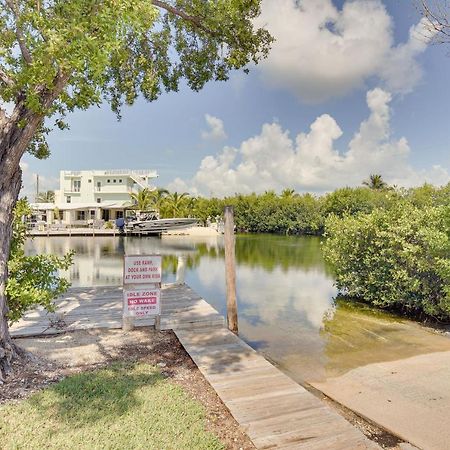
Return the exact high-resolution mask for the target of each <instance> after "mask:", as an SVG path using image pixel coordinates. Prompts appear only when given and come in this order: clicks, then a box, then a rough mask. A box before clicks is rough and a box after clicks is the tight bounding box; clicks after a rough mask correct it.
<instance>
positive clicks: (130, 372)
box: [30, 364, 164, 426]
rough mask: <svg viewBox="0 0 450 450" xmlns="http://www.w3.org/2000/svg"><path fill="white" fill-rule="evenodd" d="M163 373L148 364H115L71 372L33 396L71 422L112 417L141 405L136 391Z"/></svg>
mask: <svg viewBox="0 0 450 450" xmlns="http://www.w3.org/2000/svg"><path fill="white" fill-rule="evenodd" d="M163 379H164V377H163V376H162V375H161V374H160V373H159V372H158V371H157V370H156V369H153V368H151V367H149V366H143V365H138V364H136V365H135V364H113V365H111V366H110V367H109V368H107V369H103V370H96V371H92V372H84V373H80V374H78V375H72V376H70V377H68V378H66V379H64V380H63V381H61V382H60V383H58V384H57V385H55V386H52V387H51V388H49V389H48V390H47V392H46V395H38V396H34V397H31V398H30V402H31V403H32V404H33V406H35V407H36V408H38V410H40V411H43V412H44V411H45V412H48V413H53V414H56V415H57V417H58V419H59V420H60V421H62V422H69V423H70V424H71V425H72V426H73V425H75V426H83V425H88V424H93V423H94V422H97V421H100V420H101V421H107V422H108V421H110V419H114V418H117V417H120V416H123V415H124V414H126V413H127V411H129V410H132V409H135V408H137V407H139V406H140V404H141V402H140V400H139V399H138V398H137V396H136V391H137V390H138V389H140V388H142V387H144V386H146V387H148V386H152V385H156V384H157V383H158V382H160V381H162V380H163Z"/></svg>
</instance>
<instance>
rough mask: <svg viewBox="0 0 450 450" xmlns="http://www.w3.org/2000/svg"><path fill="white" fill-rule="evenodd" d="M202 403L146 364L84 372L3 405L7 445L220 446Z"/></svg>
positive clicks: (0, 439)
mask: <svg viewBox="0 0 450 450" xmlns="http://www.w3.org/2000/svg"><path fill="white" fill-rule="evenodd" d="M204 421H205V415H204V410H203V407H202V405H200V404H199V403H197V402H196V401H193V400H192V399H190V398H189V397H188V396H187V395H186V394H185V393H184V391H183V390H182V389H181V388H180V387H178V386H174V385H173V384H172V383H170V381H169V380H167V379H164V377H163V376H162V375H161V374H160V373H159V372H158V370H157V369H155V368H154V367H151V366H149V365H147V364H137V365H128V366H127V365H123V364H122V365H114V366H111V367H110V368H108V369H102V370H97V371H94V372H86V373H82V374H79V375H74V376H71V377H68V378H66V379H65V380H63V381H61V382H60V383H58V384H56V385H54V386H52V387H50V388H49V389H46V390H44V391H41V392H39V393H36V394H34V395H33V396H31V397H30V398H29V399H27V400H24V401H22V402H20V403H18V404H9V405H4V406H2V407H0V447H1V448H2V449H5V450H6V449H44V448H45V449H74V448H76V449H90V450H91V449H158V450H160V449H164V450H166V449H174V450H182V449H196V450H197V449H208V450H214V449H222V448H223V445H222V444H221V443H220V441H219V440H218V439H217V437H215V436H214V435H213V434H211V433H209V432H206V431H205V426H204V425H205V422H204Z"/></svg>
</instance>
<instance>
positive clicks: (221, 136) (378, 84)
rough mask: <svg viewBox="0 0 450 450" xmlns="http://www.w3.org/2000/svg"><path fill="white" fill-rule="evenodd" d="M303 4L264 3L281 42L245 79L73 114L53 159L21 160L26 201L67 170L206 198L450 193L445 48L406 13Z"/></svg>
mask: <svg viewBox="0 0 450 450" xmlns="http://www.w3.org/2000/svg"><path fill="white" fill-rule="evenodd" d="M300 3H301V4H302V10H299V9H298V8H296V7H295V5H294V1H293V0H277V2H274V1H273V0H264V2H263V17H262V18H261V19H260V20H261V23H264V24H267V27H268V28H269V30H270V31H271V32H272V33H273V34H274V35H275V36H276V37H277V43H276V44H275V46H274V49H273V51H272V53H271V55H270V57H269V59H268V60H267V61H266V62H264V64H262V65H261V66H260V67H257V68H252V70H251V73H250V74H249V75H244V74H242V73H235V74H233V76H232V78H231V80H229V81H228V82H226V83H209V84H208V85H207V86H206V87H205V88H204V89H203V90H202V91H201V92H199V93H194V92H191V91H189V90H188V88H187V87H182V89H181V90H180V92H178V93H171V94H166V95H163V96H162V97H161V98H160V99H158V100H157V101H156V102H153V103H146V102H145V101H143V100H140V101H138V102H137V103H136V104H135V105H134V106H133V107H131V108H126V109H125V110H124V111H123V118H122V121H121V122H118V121H117V119H116V117H115V115H114V114H113V113H111V112H110V111H109V108H108V105H104V106H103V107H102V108H92V109H90V110H88V111H80V112H76V113H74V114H72V115H71V116H70V117H69V123H70V126H71V129H70V130H69V131H64V132H61V131H54V132H52V134H51V135H50V137H49V143H50V146H51V150H52V155H51V157H50V158H49V159H48V160H45V161H38V160H36V159H34V158H32V157H30V156H26V157H25V158H24V165H23V167H24V193H30V192H32V191H33V189H34V188H33V183H34V179H35V174H36V173H39V175H40V178H41V187H42V189H54V188H56V187H57V177H58V172H59V170H63V169H65V170H80V169H102V168H105V169H107V168H132V169H144V168H146V169H156V170H157V171H158V172H159V174H160V177H159V179H158V180H157V183H156V184H157V185H159V186H169V187H171V188H172V189H177V190H187V191H189V192H191V193H203V194H206V195H210V194H214V195H225V194H228V193H233V192H236V191H239V192H252V191H264V190H267V189H275V190H278V191H279V190H281V189H282V188H283V187H294V188H295V189H297V190H298V191H307V190H309V191H314V192H323V191H327V190H330V189H333V188H335V187H339V186H343V185H357V184H360V182H361V180H363V179H364V178H366V177H367V176H368V175H369V174H370V173H374V172H375V173H382V174H383V176H384V177H385V178H386V179H387V181H389V182H393V183H396V184H401V185H405V186H410V185H414V184H418V183H422V182H424V181H431V182H434V183H436V184H441V183H445V182H448V181H449V173H450V152H449V146H450V133H449V131H450V127H449V121H450V89H449V83H448V79H449V75H450V57H449V56H448V52H449V50H450V49H449V48H448V47H445V46H439V45H425V43H424V39H423V38H421V37H420V36H422V35H423V33H421V31H422V28H421V26H420V23H419V20H420V17H419V16H418V15H417V13H416V11H415V9H414V8H413V6H412V5H411V3H412V2H410V1H407V0H403V1H402V0H390V1H387V0H386V1H384V3H382V2H381V1H378V0H355V1H352V2H348V1H339V2H337V1H336V2H334V4H333V3H332V1H331V0H302V1H301V2H300ZM275 5H276V6H275ZM411 27H416V28H415V33H413V35H412V36H410V28H411ZM207 117H208V118H209V123H208V120H207ZM311 127H312V128H311Z"/></svg>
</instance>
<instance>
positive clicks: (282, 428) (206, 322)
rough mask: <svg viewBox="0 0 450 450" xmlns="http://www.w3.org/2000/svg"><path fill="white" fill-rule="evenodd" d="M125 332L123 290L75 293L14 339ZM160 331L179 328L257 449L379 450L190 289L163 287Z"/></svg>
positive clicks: (19, 326)
mask: <svg viewBox="0 0 450 450" xmlns="http://www.w3.org/2000/svg"><path fill="white" fill-rule="evenodd" d="M121 326H122V289H121V287H93V288H72V289H70V290H69V291H68V292H67V293H66V294H65V295H64V296H63V297H62V298H61V299H59V300H57V302H56V311H55V313H46V312H44V311H43V310H35V311H31V312H29V313H28V314H26V315H25V316H24V317H23V319H21V320H20V321H19V322H18V323H16V324H15V325H13V326H12V328H11V333H12V335H13V336H14V337H25V336H36V335H44V334H55V333H63V332H66V331H72V330H79V329H88V328H121ZM135 326H155V320H154V319H144V320H136V322H135ZM156 326H157V328H159V329H161V330H173V332H174V333H175V334H176V336H177V337H178V339H179V340H180V342H181V344H182V345H183V347H184V348H185V350H186V351H187V352H188V354H189V355H190V356H191V358H192V359H193V360H194V362H195V363H196V365H197V366H198V368H199V370H200V371H201V373H202V374H203V375H204V377H205V378H206V379H207V380H208V381H209V383H210V384H211V386H212V387H213V388H214V389H215V391H216V392H217V394H218V395H219V397H220V398H221V399H222V401H223V402H224V403H225V405H226V406H227V408H228V409H229V410H230V412H231V414H232V415H233V416H234V417H235V419H236V420H237V421H238V423H239V424H240V425H241V426H242V427H243V429H244V430H245V431H246V433H247V434H248V436H249V437H250V439H251V440H252V441H253V443H254V444H255V446H256V447H257V448H259V449H269V448H270V449H272V448H279V449H281V448H282V449H321V450H323V449H343V450H344V449H345V450H347V449H377V448H379V447H378V445H376V444H375V443H374V442H372V441H370V440H368V439H367V438H366V437H365V436H364V435H363V434H362V433H361V432H360V431H359V430H358V429H356V428H354V427H353V426H352V425H351V424H350V423H349V422H347V421H346V420H345V419H344V418H343V417H341V416H340V415H339V414H338V413H337V412H336V411H334V410H333V409H331V407H329V406H328V405H326V404H325V403H323V402H322V401H321V400H319V399H318V398H317V397H315V396H314V395H313V394H311V393H310V392H308V391H307V390H306V389H304V388H303V387H302V386H300V385H299V384H297V383H296V382H294V381H293V380H291V379H290V378H289V377H288V376H287V375H285V374H283V373H282V372H280V371H279V370H278V369H277V368H275V367H274V366H273V365H272V364H270V363H269V362H268V361H267V360H266V359H265V358H264V357H263V356H261V355H260V354H258V353H257V352H256V351H254V350H253V349H252V348H251V347H250V346H248V345H247V344H246V343H245V342H244V341H243V340H242V339H240V338H239V337H238V336H236V335H235V334H233V333H232V332H230V331H229V330H228V329H227V328H226V327H225V320H224V317H223V316H221V315H220V314H219V313H218V312H217V311H216V310H215V309H214V308H213V307H212V306H211V305H210V304H209V303H208V302H207V301H206V300H204V299H203V298H201V297H200V296H199V295H198V294H197V293H196V292H195V291H193V290H192V289H191V288H190V287H189V286H187V285H186V284H172V285H165V286H163V291H162V311H161V318H160V320H159V323H156Z"/></svg>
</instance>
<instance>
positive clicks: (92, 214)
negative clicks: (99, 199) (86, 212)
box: [90, 209, 95, 219]
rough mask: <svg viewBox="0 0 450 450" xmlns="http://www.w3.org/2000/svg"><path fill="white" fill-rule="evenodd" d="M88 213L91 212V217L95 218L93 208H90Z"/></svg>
mask: <svg viewBox="0 0 450 450" xmlns="http://www.w3.org/2000/svg"><path fill="white" fill-rule="evenodd" d="M90 214H91V219H95V209H91V211H90Z"/></svg>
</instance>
